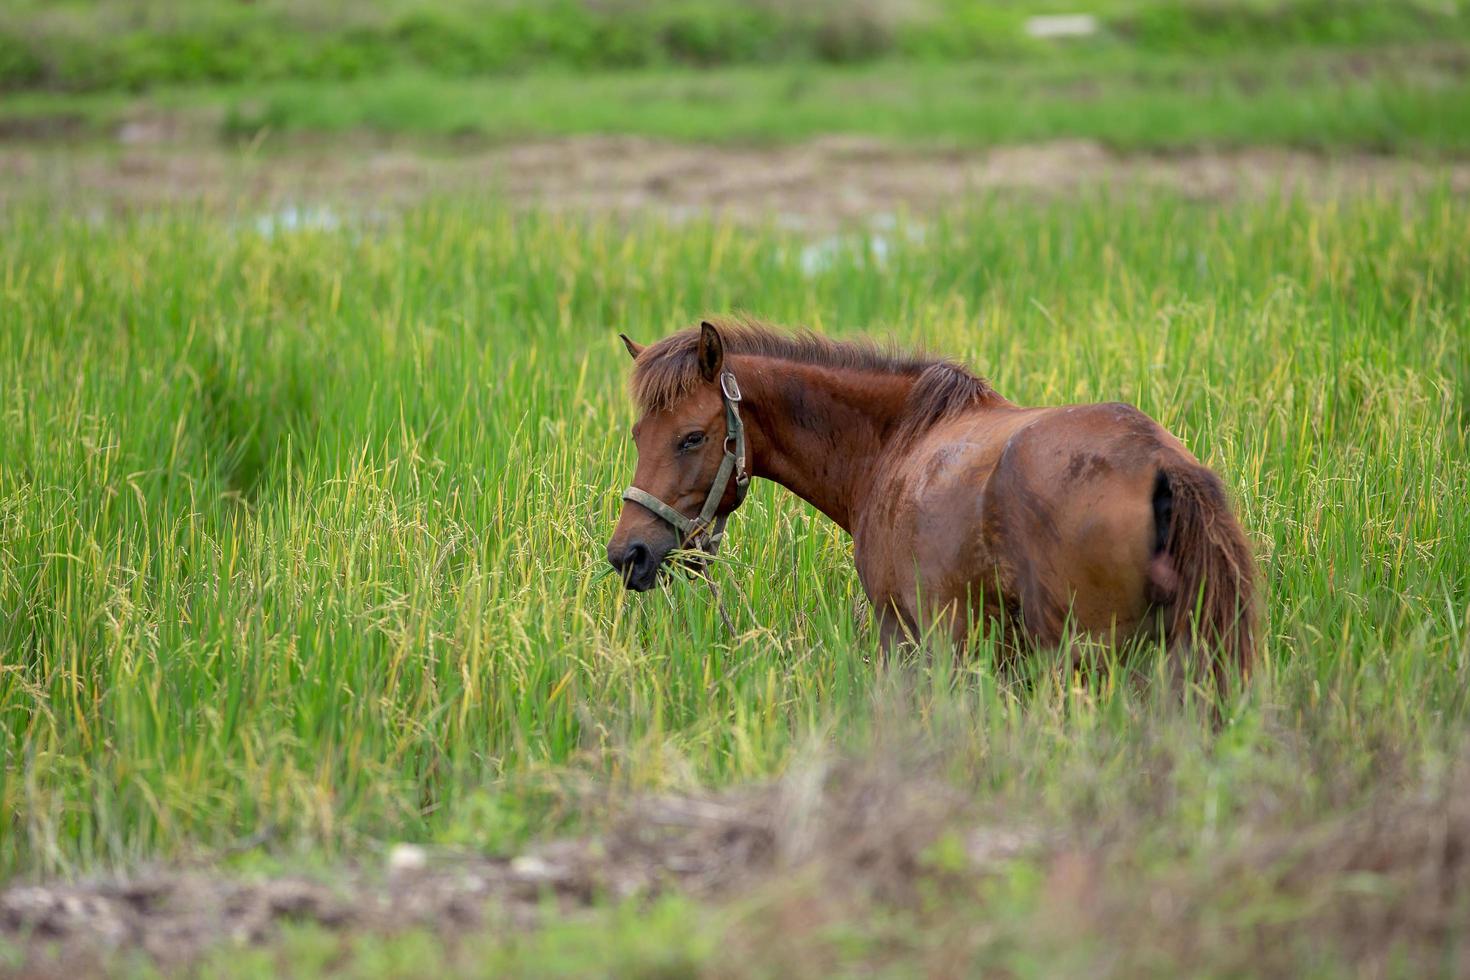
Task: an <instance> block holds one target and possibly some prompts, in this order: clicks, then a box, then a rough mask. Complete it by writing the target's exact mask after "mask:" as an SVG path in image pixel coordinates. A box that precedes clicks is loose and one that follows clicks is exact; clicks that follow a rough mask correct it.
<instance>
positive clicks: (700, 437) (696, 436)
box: [679, 432, 704, 452]
mask: <svg viewBox="0 0 1470 980" xmlns="http://www.w3.org/2000/svg"><path fill="white" fill-rule="evenodd" d="M702 442H704V433H703V432H691V433H689V434H688V435H687V436H685V437H684V440H683V441H682V442H680V443H679V450H680V452H682V451H684V450H686V449H693V448H694V447H696V446H698V445H699V444H701V443H702Z"/></svg>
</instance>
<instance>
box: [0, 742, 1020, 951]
mask: <svg viewBox="0 0 1470 980" xmlns="http://www.w3.org/2000/svg"><path fill="white" fill-rule="evenodd" d="M962 800H963V798H962V797H961V796H960V795H959V794H958V793H956V792H955V791H954V790H953V789H952V788H950V787H948V786H946V785H945V784H943V783H941V782H939V781H937V780H930V779H925V778H915V777H914V776H913V775H912V774H904V773H902V772H901V771H900V770H899V769H898V768H896V767H895V768H888V767H882V768H875V767H873V766H871V765H864V766H861V767H857V766H851V765H847V766H836V767H828V766H812V767H807V768H804V769H801V770H799V771H794V772H793V773H791V774H789V775H788V776H787V777H786V778H784V779H782V780H780V781H778V782H775V783H772V784H768V785H765V786H761V787H758V788H754V789H747V790H744V791H741V792H733V793H726V794H722V795H708V796H660V797H653V798H646V799H642V800H639V801H636V802H634V803H631V804H629V805H628V806H627V807H626V809H625V810H624V812H623V813H622V814H621V815H620V816H618V817H617V818H616V819H614V820H613V821H612V822H611V824H610V829H609V830H608V831H607V833H605V834H602V835H599V836H596V837H585V838H573V839H566V840H559V841H553V842H550V843H546V844H543V845H540V846H538V847H535V848H533V849H531V850H528V851H526V852H525V853H522V854H519V855H514V856H505V857H500V856H490V855H483V854H474V853H466V852H451V851H434V850H431V849H423V848H419V847H417V846H414V845H399V846H397V847H394V848H391V849H390V850H389V851H388V852H387V854H386V859H385V860H384V861H382V862H380V863H376V864H374V865H372V866H359V867H353V868H348V869H344V870H343V871H341V872H340V873H336V874H333V875H332V876H331V877H309V876H304V875H286V876H280V877H254V878H242V877H238V876H231V875H228V874H224V873H221V872H218V871H210V870H185V871H180V870H169V869H158V870H154V871H145V872H141V873H138V874H136V875H132V876H129V877H123V878H112V879H96V880H89V881H80V882H75V883H34V884H24V883H17V884H13V885H11V886H10V887H8V888H6V889H4V890H3V891H0V937H3V938H5V939H8V940H9V941H10V942H12V943H16V944H18V945H19V946H20V947H21V948H22V949H23V950H25V951H26V952H27V953H28V955H29V956H30V957H31V958H32V961H33V962H34V963H37V964H43V963H46V962H52V963H63V962H70V963H73V964H75V963H85V962H89V961H90V962H92V963H99V962H104V961H105V960H106V958H107V957H108V956H113V955H117V954H131V953H138V952H141V953H142V954H144V955H146V956H147V957H149V958H150V959H152V960H153V961H155V962H156V963H159V964H161V965H164V966H170V967H172V966H186V965H188V964H189V963H192V962H194V961H196V960H197V959H198V958H199V957H200V956H202V955H204V954H206V953H207V952H209V951H210V950H211V949H214V948H217V947H220V946H229V945H260V944H269V943H270V942H271V941H272V940H273V939H274V938H276V937H277V936H278V935H279V933H280V930H281V929H282V928H283V927H284V926H286V925H288V924H291V923H310V924H314V925H317V926H320V927H323V928H326V929H329V930H341V931H371V932H374V933H382V934H386V933H394V932H398V931H401V930H404V929H410V928H417V929H428V930H431V931H433V932H434V933H436V934H439V935H441V936H443V937H445V938H451V937H452V936H453V935H455V934H458V933H463V932H466V931H470V930H485V929H502V930H503V929H511V930H523V929H529V928H534V927H535V926H536V925H537V924H538V923H539V922H540V921H542V920H543V919H544V918H545V916H546V915H547V914H549V913H552V912H554V913H555V914H559V915H575V914H577V912H578V911H579V910H586V909H590V908H591V907H593V906H594V905H597V904H606V903H609V902H618V901H629V900H632V901H637V900H640V899H650V898H653V897H656V896H658V895H660V894H662V893H665V892H667V891H669V890H678V891H679V892H680V893H683V894H687V895H691V896H694V897H697V898H701V899H704V900H710V901H717V900H721V899H724V898H727V897H730V896H732V895H735V894H738V893H741V892H743V891H745V890H746V889H748V888H750V887H752V886H753V885H755V884H757V883H760V882H762V881H765V880H768V879H769V878H770V877H771V876H772V875H773V874H777V873H785V872H789V871H792V870H793V869H798V868H806V869H812V868H819V869H820V871H819V873H820V874H822V875H824V876H832V877H833V879H834V881H835V880H836V879H838V878H840V879H841V880H842V881H843V882H844V887H856V888H860V889H862V890H863V891H865V892H869V893H872V894H877V895H883V896H885V897H887V898H889V899H890V900H893V901H903V900H904V898H905V896H906V895H908V894H909V893H910V892H911V890H912V888H913V887H914V884H915V870H916V869H917V868H918V867H919V866H920V864H921V855H922V853H923V851H924V849H925V848H927V847H928V846H930V845H931V844H932V843H933V841H934V840H935V838H936V837H937V835H938V834H939V833H940V832H941V830H943V828H945V827H948V826H951V825H953V824H954V823H955V822H956V821H957V820H959V819H960V815H961V814H962V813H963V812H964V810H965V806H964V804H963V802H962ZM969 840H970V841H971V844H970V851H971V858H972V864H973V866H974V867H975V868H976V869H984V868H989V867H993V866H996V865H998V864H999V863H1000V862H1003V861H1005V860H1008V859H1011V858H1013V857H1015V856H1016V855H1018V854H1020V853H1023V852H1025V851H1028V850H1032V849H1035V848H1036V847H1037V846H1038V845H1039V843H1040V838H1039V837H1038V836H1037V835H1036V834H1034V833H1030V832H1023V831H1014V830H1000V829H994V828H983V829H980V828H977V829H974V830H972V831H971V832H970V837H969ZM58 957H59V958H58Z"/></svg>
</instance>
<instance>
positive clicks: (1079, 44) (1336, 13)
mask: <svg viewBox="0 0 1470 980" xmlns="http://www.w3.org/2000/svg"><path fill="white" fill-rule="evenodd" d="M1079 9H1080V10H1084V11H1089V12H1092V13H1094V14H1096V15H1097V17H1098V21H1099V25H1100V30H1099V31H1098V32H1097V33H1096V34H1095V35H1093V36H1090V37H1088V38H1086V39H1080V40H1079V39H1073V40H1071V41H1068V42H1063V43H1061V44H1056V43H1052V42H1046V41H1038V40H1036V39H1033V38H1031V37H1029V36H1028V35H1027V32H1026V29H1025V28H1026V22H1027V20H1028V18H1029V17H1031V16H1032V15H1034V14H1037V13H1048V12H1056V11H1057V10H1063V11H1066V12H1075V11H1077V10H1079ZM1467 37H1470V8H1467V5H1466V3H1465V2H1464V0H1436V2H1433V3H1430V2H1417V0H1393V2H1381V0H1226V2H1219V0H1189V2H1178V0H1104V2H1098V0H1093V2H1090V3H1060V4H1059V3H1057V2H1055V0H1008V2H1004V3H985V4H978V3H973V2H969V0H809V2H807V3H803V4H783V3H778V2H774V0H611V2H592V0H393V2H391V3H383V4H371V5H366V4H355V5H354V4H344V3H342V2H341V0H306V2H299V0H298V2H285V0H265V2H260V3H248V4H241V3H236V2H231V0H195V2H192V3H189V4H178V3H162V2H159V0H62V2H50V0H48V2H39V0H12V3H10V4H9V5H7V8H6V9H5V10H4V11H0V89H36V88H43V89H51V90H67V91H105V90H126V91H143V90H147V89H152V88H156V87H158V86H161V85H163V86H166V85H176V84H180V83H195V84H199V83H221V82H224V83H235V84H240V83H256V82H265V81H279V80H282V79H351V78H368V77H375V76H378V75H381V74H384V73H388V72H391V71H394V70H402V69H417V70H419V71H423V72H427V73H431V74H434V75H438V76H443V77H450V78H454V77H460V78H462V77H471V76H483V75H491V74H505V73H510V72H519V71H525V70H528V69H533V68H544V67H547V66H559V67H562V68H566V69H575V70H606V69H627V68H648V67H653V66H660V65H664V66H667V65H695V66H703V67H708V66H712V65H742V64H745V65H749V64H766V65H769V64H778V63H790V64H794V63H805V64H813V63H846V64H851V63H857V62H869V61H873V60H878V59H884V58H894V57H899V58H919V59H927V60H968V59H973V58H992V59H1001V60H1004V61H1008V62H1024V61H1030V60H1035V59H1040V60H1046V59H1048V58H1052V57H1056V56H1058V55H1061V56H1070V55H1073V54H1076V53H1078V52H1083V53H1094V52H1099V51H1103V52H1107V51H1113V52H1119V51H1121V52H1132V53H1137V52H1172V53H1175V54H1179V53H1185V54H1189V55H1191V56H1210V57H1213V56H1219V55H1221V54H1225V53H1229V52H1232V51H1239V50H1264V49H1277V48H1282V47H1292V46H1309V47H1328V48H1339V47H1344V46H1347V47H1362V46H1367V45H1381V44H1384V43H1393V42H1424V41H1444V40H1448V39H1451V38H1459V39H1461V40H1464V39H1466V38H1467Z"/></svg>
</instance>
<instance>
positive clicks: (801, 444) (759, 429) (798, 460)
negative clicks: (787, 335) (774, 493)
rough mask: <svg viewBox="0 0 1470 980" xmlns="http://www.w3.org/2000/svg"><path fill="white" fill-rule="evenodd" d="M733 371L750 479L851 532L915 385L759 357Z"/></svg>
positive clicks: (743, 361) (899, 379)
mask: <svg viewBox="0 0 1470 980" xmlns="http://www.w3.org/2000/svg"><path fill="white" fill-rule="evenodd" d="M735 373H736V376H737V377H738V378H739V379H740V387H741V389H742V390H743V393H744V401H743V402H742V403H741V408H742V412H743V414H744V415H745V416H746V417H747V420H748V423H747V429H748V432H749V438H750V467H751V473H752V475H754V476H758V477H762V478H764V479H767V480H772V481H774V482H776V483H779V484H781V485H782V486H783V487H785V488H786V489H788V490H790V491H791V492H792V493H794V494H796V495H797V496H798V497H800V498H802V499H803V500H805V501H806V502H807V503H809V504H811V505H812V506H813V507H815V508H817V510H819V511H821V512H822V513H823V514H826V515H827V516H828V517H830V518H831V519H832V520H833V521H835V522H836V523H837V524H838V525H839V526H840V527H841V528H842V529H843V530H845V531H848V532H849V533H850V532H851V531H852V525H853V520H854V518H855V516H856V514H857V513H858V512H859V511H860V509H861V506H862V503H863V501H864V498H865V496H866V494H867V490H868V487H869V486H870V485H871V483H872V477H873V470H874V469H875V467H876V466H877V465H878V463H879V462H880V461H881V460H882V458H883V456H884V453H885V451H886V450H887V448H888V441H889V438H890V437H891V436H892V434H893V432H894V431H895V429H896V426H897V422H898V419H899V417H900V415H901V414H902V412H903V407H904V403H905V401H906V400H907V398H908V395H909V391H910V390H911V389H912V388H913V385H914V379H913V378H912V377H908V376H905V375H900V374H886V373H878V372H867V371H861V372H859V371H847V370H839V369H834V368H828V367H820V366H816V365H810V364H795V363H791V362H788V361H781V360H778V359H774V358H761V357H742V358H739V359H738V360H737V361H736V362H735Z"/></svg>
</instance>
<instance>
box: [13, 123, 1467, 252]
mask: <svg viewBox="0 0 1470 980" xmlns="http://www.w3.org/2000/svg"><path fill="white" fill-rule="evenodd" d="M129 132H130V138H129V139H128V140H125V141H123V142H121V143H120V144H118V145H117V146H114V147H110V148H108V149H106V150H104V151H84V150H80V149H77V148H58V147H48V146H35V145H27V144H21V143H16V144H11V145H10V146H6V145H4V144H3V143H0V177H3V178H4V180H3V181H0V205H3V204H5V203H7V202H14V201H16V200H19V199H22V198H24V197H27V196H31V197H35V196H40V197H42V198H44V199H46V200H48V201H62V202H66V203H69V204H74V205H88V206H92V207H96V206H103V207H108V206H112V207H119V208H137V207H145V208H146V207H151V206H157V205H164V204H169V203H189V204H195V203H198V202H204V203H206V204H208V203H217V204H220V205H221V206H226V205H228V206H231V207H238V206H239V204H240V203H241V202H245V203H247V204H250V205H252V206H257V207H259V208H261V209H262V210H273V209H279V208H282V207H287V206H291V207H296V208H307V207H321V206H323V204H324V202H334V203H335V204H336V205H337V206H338V207H348V206H351V207H355V208H361V207H372V208H383V207H392V206H395V205H404V204H410V203H412V202H414V201H418V200H422V199H424V198H426V197H430V196H435V195H440V194H465V193H473V194H483V195H497V196H499V197H501V198H503V199H504V200H505V201H507V202H508V203H509V204H510V205H511V206H513V207H516V208H520V209H532V208H534V209H538V210H546V211H555V212H569V213H579V214H631V213H644V212H653V213H656V214H660V215H662V216H665V217H668V218H671V219H674V220H681V219H687V218H690V217H697V216H705V215H712V214H713V215H720V216H725V217H729V218H733V219H735V220H737V221H741V222H747V223H754V222H765V221H772V220H775V221H778V222H781V223H784V224H788V225H795V226H799V227H803V228H816V229H831V228H836V227H841V226H844V225H846V224H850V223H852V222H854V221H863V220H867V219H870V218H871V217H872V216H873V215H876V214H889V215H891V214H903V213H912V214H917V215H929V214H935V213H939V212H942V211H943V210H945V209H946V208H950V207H953V206H954V205H956V204H957V203H960V202H962V201H963V200H964V199H966V198H968V197H972V196H974V195H979V194H987V193H998V192H999V193H1016V194H1021V195H1035V196H1056V195H1068V194H1078V193H1088V192H1109V191H1115V190H1117V191H1122V190H1130V191H1139V190H1142V191H1145V192H1147V191H1158V190H1163V191H1168V192H1172V193H1176V194H1180V195H1183V196H1185V197H1189V198H1198V199H1211V200H1213V199H1229V198H1239V197H1260V196H1266V195H1271V194H1276V193H1302V194H1308V195H1312V196H1332V195H1345V194H1358V193H1371V192H1379V191H1388V192H1417V191H1421V190H1424V189H1426V188H1429V187H1431V186H1435V185H1438V184H1441V183H1443V184H1446V185H1448V186H1449V187H1451V188H1452V189H1454V190H1456V191H1458V192H1461V193H1464V192H1466V191H1470V163H1466V162H1460V161H1455V162H1445V163H1429V162H1424V161H1415V160H1408V159H1402V158H1396V157H1389V156H1375V155H1365V154H1357V155H1350V156H1330V157H1328V156H1318V155H1315V154H1311V153H1306V152H1301V151H1295V150H1289V149H1251V150H1189V151H1181V152H1179V153H1175V154H1169V155H1159V154H1141V155H1140V154H1132V155H1129V154H1119V153H1115V152H1112V151H1110V150H1109V149H1107V148H1106V147H1104V146H1102V145H1100V144H1097V143H1093V142H1087V141H1062V142H1050V143H1042V144H1034V145H1025V146H1011V147H1000V148H994V149H989V150H958V149H949V150H942V149H912V148H906V147H897V146H894V145H892V144H888V143H884V142H880V141H875V140H871V139H867V138H849V137H841V138H839V137H832V138H826V139H819V140H814V141H810V142H807V143H802V144H797V145H792V146H780V147H739V146H713V145H701V144H682V143H670V142H665V141H658V140H650V139H643V138H637V137H622V136H589V137H572V138H566V139H556V140H539V141H535V142H526V143H517V144H510V145H504V146H493V147H482V148H479V149H474V150H461V151H460V152H456V153H453V154H449V155H441V156H432V155H427V154H424V153H422V152H419V151H415V150H407V149H398V148H392V147H383V146H371V145H362V146H357V147H353V146H349V145H334V146H331V147H320V148H312V147H309V146H307V147H298V148H295V149H291V150H283V151H275V152H271V153H269V154H262V153H259V152H255V151H252V150H249V149H245V150H238V151H237V150H227V149H222V148H218V147H215V148H208V147H197V146H195V147H169V146H166V145H164V146H153V145H149V144H148V143H146V142H145V141H137V140H133V139H131V135H136V134H131V131H129Z"/></svg>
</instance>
